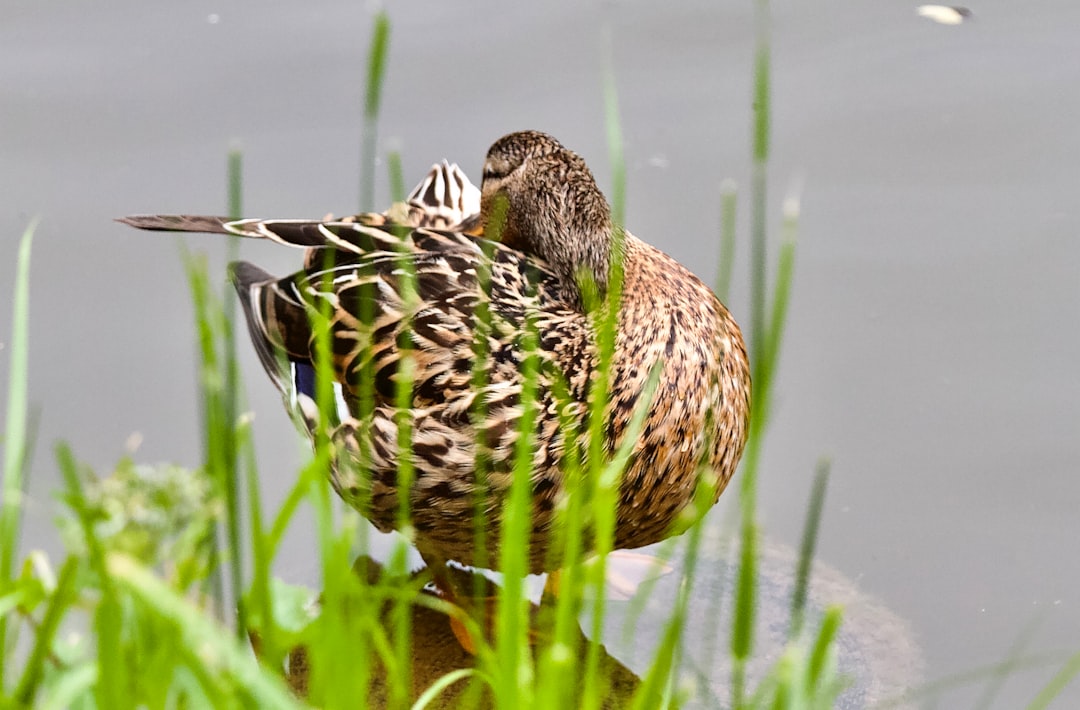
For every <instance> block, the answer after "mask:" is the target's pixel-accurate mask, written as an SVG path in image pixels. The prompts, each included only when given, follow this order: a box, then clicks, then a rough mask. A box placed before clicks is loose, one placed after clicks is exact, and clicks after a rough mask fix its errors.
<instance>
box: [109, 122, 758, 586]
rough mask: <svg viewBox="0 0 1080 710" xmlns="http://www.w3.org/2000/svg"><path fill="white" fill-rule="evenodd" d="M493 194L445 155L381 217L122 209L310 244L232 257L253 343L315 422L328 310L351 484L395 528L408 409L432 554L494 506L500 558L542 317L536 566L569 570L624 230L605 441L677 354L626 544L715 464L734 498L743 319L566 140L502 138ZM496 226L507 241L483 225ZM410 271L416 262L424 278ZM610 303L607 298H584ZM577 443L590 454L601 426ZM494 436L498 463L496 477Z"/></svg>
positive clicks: (416, 523)
mask: <svg viewBox="0 0 1080 710" xmlns="http://www.w3.org/2000/svg"><path fill="white" fill-rule="evenodd" d="M475 205H476V201H475V188H473V187H472V186H471V185H469V184H468V181H467V179H465V178H464V176H463V175H462V174H461V173H460V171H459V170H457V168H456V166H447V165H446V164H445V163H444V164H443V165H442V166H436V167H435V168H434V169H433V171H432V173H431V174H430V175H429V176H428V178H427V179H426V180H425V182H424V183H422V184H421V185H420V186H419V187H418V188H417V189H416V190H415V191H414V192H413V194H412V195H411V198H410V201H409V202H408V203H406V205H404V206H397V207H395V209H392V210H391V211H389V212H388V213H387V214H384V215H357V216H355V217H350V218H347V219H343V220H337V221H334V220H327V221H321V222H310V221H288V220H269V221H262V220H242V221H239V222H227V221H226V220H223V219H219V218H205V217H163V216H153V217H133V218H128V219H126V220H124V221H126V222H128V223H130V224H133V225H134V226H138V227H142V228H148V229H182V230H189V231H214V232H225V233H232V234H239V235H241V236H250V237H259V238H268V239H272V240H274V241H277V242H281V243H284V244H290V245H293V246H300V247H306V248H308V250H309V251H308V255H307V258H306V260H305V268H304V270H303V271H300V272H298V273H295V274H292V275H291V276H287V277H285V278H281V279H278V278H275V277H273V276H271V275H269V274H266V273H265V272H263V271H261V270H260V269H258V268H257V267H255V266H252V265H250V264H246V263H239V264H236V265H234V266H233V270H232V273H233V279H234V281H235V283H236V287H237V291H238V292H239V294H240V296H241V301H242V303H243V304H244V309H245V314H246V315H247V319H248V324H249V329H250V331H251V334H252V339H253V341H254V343H255V346H256V349H257V350H258V352H259V354H260V358H261V360H262V362H263V365H264V366H265V367H266V370H267V372H268V373H269V374H270V376H271V378H272V379H273V380H274V382H275V384H276V385H277V386H278V388H279V389H280V390H281V392H282V393H283V395H284V397H285V400H286V404H287V405H288V406H290V408H291V409H292V410H293V411H294V412H298V413H299V414H300V416H301V418H302V419H303V420H304V421H305V422H306V424H307V425H308V426H309V428H310V427H313V426H314V425H315V422H316V421H317V419H318V412H317V410H316V409H315V405H314V400H313V399H312V395H313V391H312V374H311V373H312V370H311V368H312V365H311V363H312V361H313V352H314V347H315V345H314V340H313V338H314V336H313V333H312V328H311V326H310V324H309V318H310V317H311V314H312V313H317V312H318V309H319V308H320V306H328V307H329V310H330V312H331V313H332V316H331V323H330V328H331V333H332V349H333V358H332V360H333V364H334V375H335V379H336V380H337V381H338V383H339V384H340V395H341V399H342V405H341V409H342V410H343V418H342V420H341V421H340V424H339V425H338V426H337V428H336V430H335V432H334V440H335V441H336V442H338V443H339V444H340V445H341V449H342V450H343V451H347V452H349V455H348V456H339V460H338V462H337V465H336V466H335V468H334V473H333V476H332V478H333V484H334V487H335V489H336V490H337V491H338V493H339V494H340V495H341V496H342V497H343V498H344V499H345V500H346V501H348V502H349V503H350V504H353V505H355V506H357V507H358V508H360V509H361V511H362V512H363V513H364V514H365V515H366V516H367V517H368V518H369V519H370V520H371V521H372V523H374V524H375V525H376V527H378V528H379V529H381V530H389V529H392V528H393V527H395V525H396V522H397V510H398V495H399V493H400V491H399V487H398V484H397V476H398V446H397V440H398V426H399V422H400V421H402V420H401V416H406V417H407V421H408V423H409V426H410V428H411V431H412V437H411V441H412V446H411V450H412V452H411V462H412V464H413V467H414V471H415V473H414V482H413V486H412V490H411V491H410V499H409V500H410V507H411V511H412V523H413V528H414V530H413V531H414V533H415V542H416V544H417V546H418V548H419V549H420V551H421V553H422V554H424V556H425V558H427V559H428V560H431V561H436V562H437V561H441V560H447V559H453V560H457V561H459V562H462V563H465V564H471V563H474V562H475V561H476V559H477V555H476V551H475V550H474V540H475V537H474V528H473V523H474V519H475V518H474V514H473V511H474V504H475V503H476V502H477V501H478V500H479V501H481V502H482V505H483V516H482V517H483V518H484V519H485V520H486V521H487V539H488V541H489V546H488V549H487V551H486V553H487V554H486V555H485V556H484V559H486V560H487V561H488V563H489V564H492V563H495V562H497V560H498V552H497V549H498V547H497V544H498V528H499V517H500V511H501V509H502V504H503V499H504V496H505V492H506V491H507V489H508V487H509V485H510V480H511V473H510V472H511V468H512V460H513V457H514V448H515V447H514V445H515V441H516V439H517V430H518V422H519V418H520V416H521V401H520V399H521V392H522V381H523V379H522V378H523V375H522V367H523V360H524V357H525V354H526V353H525V348H524V344H525V342H526V338H527V337H528V336H527V332H526V331H527V328H526V322H527V321H531V322H532V323H534V326H535V332H536V335H537V339H538V345H539V348H538V355H539V357H540V360H541V365H540V368H539V373H540V374H539V388H538V392H537V405H538V410H537V411H538V417H537V426H536V438H535V446H534V447H533V457H532V459H533V474H532V482H533V496H534V498H533V502H534V505H533V509H534V516H533V533H532V539H531V543H532V547H531V550H530V569H531V570H532V571H534V572H540V571H544V570H547V569H551V568H553V567H557V566H558V560H557V558H556V557H554V556H552V554H551V551H550V550H549V549H548V543H549V538H550V532H551V530H550V525H551V521H552V516H553V514H554V512H553V511H554V509H555V506H556V504H557V501H558V500H559V496H560V493H561V490H562V480H563V471H562V464H563V460H564V454H565V451H566V447H567V441H566V438H567V437H566V436H565V435H564V433H565V431H566V430H565V428H564V427H560V423H559V417H560V412H561V413H562V414H563V415H564V416H567V417H568V418H569V420H570V421H571V422H573V423H574V426H573V427H571V428H570V430H569V431H584V428H583V427H584V421H583V420H584V415H585V411H586V408H587V405H586V402H587V399H588V383H589V381H590V378H591V377H592V376H593V374H594V371H595V369H596V367H597V362H598V355H597V348H596V341H595V336H594V330H595V329H594V324H593V322H592V321H593V320H595V319H596V318H597V317H598V316H597V315H596V314H597V313H600V312H603V310H604V305H603V304H604V302H605V297H606V294H607V290H608V280H609V271H610V266H611V262H612V259H613V258H614V257H615V256H617V254H615V249H616V248H617V247H620V246H621V248H622V249H623V253H622V257H623V258H622V264H623V269H624V282H623V289H622V296H621V302H620V304H619V305H620V308H619V313H618V317H617V333H616V341H615V350H614V359H613V361H612V376H611V380H610V382H611V389H610V399H609V404H608V407H607V410H606V412H605V426H604V432H605V440H604V449H605V451H607V452H609V453H610V452H613V451H614V450H615V447H616V446H617V445H618V443H619V442H620V441H621V440H622V438H623V435H624V433H625V432H626V430H627V427H628V426H629V424H630V419H631V416H632V415H633V413H634V409H635V406H636V405H637V403H638V399H639V397H640V395H641V393H642V390H643V389H644V387H645V385H646V381H647V379H648V377H649V373H650V370H651V368H652V367H653V365H654V363H656V362H657V361H660V362H662V365H661V366H660V372H659V386H658V387H657V390H656V392H655V395H654V398H653V401H652V402H651V404H650V405H649V406H648V410H647V414H646V417H645V420H644V426H643V428H642V429H641V434H640V436H639V437H638V440H637V441H636V442H635V444H634V448H633V455H632V457H631V459H630V462H629V465H628V467H627V469H626V472H625V474H624V478H623V480H622V483H621V487H620V495H619V505H618V510H617V523H616V530H615V546H616V548H630V547H639V546H642V545H646V544H649V543H653V542H657V541H658V540H661V539H662V538H663V537H665V536H666V535H667V534H670V531H671V528H672V524H673V522H674V521H675V519H676V517H677V516H678V514H679V512H680V511H681V510H682V509H683V508H684V507H685V506H686V505H687V504H688V503H689V502H690V499H691V497H692V495H693V492H694V489H695V486H696V484H697V481H698V479H699V476H700V475H701V473H702V471H707V472H712V473H713V474H714V475H715V477H716V482H717V485H716V496H717V497H719V495H720V493H721V491H722V490H723V488H724V486H725V485H726V483H727V481H728V480H729V479H730V478H731V476H732V474H733V473H734V471H735V468H736V466H737V464H738V461H739V457H740V455H741V453H742V449H743V445H744V443H745V440H746V435H747V426H748V417H749V406H750V405H749V402H750V377H749V367H748V363H747V357H746V351H745V346H744V344H743V340H742V336H741V334H740V331H739V328H738V326H737V325H736V323H735V321H734V320H733V319H732V317H731V315H730V314H729V313H728V311H727V309H726V308H725V307H724V306H723V304H721V303H720V301H719V300H718V299H717V298H716V297H715V296H714V295H713V293H712V291H711V290H710V289H709V288H708V287H706V286H705V285H704V284H703V283H702V282H701V281H700V280H699V279H698V278H697V277H695V276H694V275H693V274H692V273H690V272H689V271H688V270H687V269H686V268H685V267H683V266H682V265H680V264H679V263H677V262H676V261H674V260H673V259H671V258H670V257H668V256H667V255H665V254H663V253H662V252H660V251H658V250H657V249H655V248H653V247H651V246H649V245H648V244H646V243H644V242H642V241H641V240H639V239H637V238H636V237H634V236H633V235H631V234H629V233H624V235H625V236H624V238H623V239H621V240H619V239H616V238H615V236H614V232H613V227H612V223H611V215H610V209H609V207H608V204H607V201H606V200H605V199H604V197H603V195H602V193H601V192H600V190H599V188H598V187H597V186H596V182H595V180H594V179H593V176H592V174H591V173H590V171H589V169H588V167H586V165H585V163H584V161H583V160H582V159H581V158H580V157H578V156H577V155H576V154H574V153H573V152H571V151H569V150H567V149H566V148H564V147H563V146H562V145H561V144H559V143H558V142H557V141H556V140H555V139H554V138H551V137H550V136H547V135H545V134H543V133H538V132H534V131H525V132H520V133H513V134H510V135H508V136H505V137H503V138H501V139H499V140H498V141H497V142H496V143H495V144H494V145H493V146H492V147H491V149H490V150H489V152H488V156H487V160H486V162H485V165H484V178H483V183H482V190H481V196H480V200H479V213H476V206H475ZM401 225H406V226H407V227H408V228H407V229H406V228H403V227H402V226H401ZM481 231H483V233H484V234H485V235H486V236H488V237H492V236H499V237H500V238H501V242H500V243H495V242H492V241H489V240H488V239H484V238H482V237H476V236H473V234H474V233H480V232H481ZM496 232H497V233H498V234H497V235H496ZM403 269H408V270H410V271H411V272H413V273H415V281H414V282H413V283H414V284H415V289H414V290H412V289H410V288H409V287H408V283H410V281H411V279H409V278H408V277H407V276H406V274H405V272H403V271H402V270H403ZM596 302H599V303H600V304H601V305H600V307H599V308H598V309H597V310H595V311H588V309H587V308H586V305H587V304H591V303H596ZM608 305H610V304H608ZM485 312H487V313H490V318H489V319H486V318H484V317H482V315H481V314H483V313H485ZM488 321H490V322H488ZM478 341H482V342H483V343H484V345H483V346H482V347H478V346H477V342H478ZM478 353H482V354H483V356H484V358H485V361H484V362H483V363H482V369H483V371H484V372H485V373H486V378H487V380H486V384H485V385H484V386H483V387H481V388H480V389H477V387H476V386H475V383H473V382H472V378H473V372H474V361H475V360H476V358H477V357H478ZM282 354H284V355H285V358H286V359H282V358H281V355H282ZM403 358H411V361H412V363H413V365H414V367H413V372H414V379H413V386H412V395H411V407H410V408H409V409H408V410H407V411H405V412H403V413H401V412H398V411H397V410H396V408H395V407H394V401H395V400H394V398H395V393H396V387H397V385H396V383H397V381H398V380H397V378H398V377H399V376H400V374H401V373H400V372H399V368H400V363H401V362H402V360H403ZM556 381H562V382H564V383H565V385H566V386H565V389H566V391H567V392H568V395H569V399H568V400H562V399H560V398H559V397H557V396H556V393H555V389H556V388H555V383H556ZM365 386H369V387H370V389H371V391H372V393H373V395H374V400H373V402H372V407H371V409H372V411H370V412H369V413H365V412H364V411H362V402H361V396H360V395H361V392H362V391H363V389H364V387H365ZM477 398H480V401H481V402H482V416H481V417H479V418H478V417H477V416H476V414H477V404H476V402H477ZM346 410H347V411H346ZM571 437H572V438H574V439H575V441H574V444H575V445H576V446H578V447H579V448H578V450H579V451H584V448H585V447H584V444H583V442H582V441H581V440H580V439H581V438H583V437H580V438H579V437H576V436H574V435H573V434H571ZM478 447H480V450H479V451H478ZM481 452H483V453H484V454H485V456H486V457H487V459H488V461H489V465H490V470H489V472H488V473H487V475H486V479H487V480H486V487H485V488H484V489H483V490H482V491H480V492H478V489H477V480H476V478H477V477H476V470H475V469H476V461H477V456H478V454H479V453H481ZM357 462H360V465H357Z"/></svg>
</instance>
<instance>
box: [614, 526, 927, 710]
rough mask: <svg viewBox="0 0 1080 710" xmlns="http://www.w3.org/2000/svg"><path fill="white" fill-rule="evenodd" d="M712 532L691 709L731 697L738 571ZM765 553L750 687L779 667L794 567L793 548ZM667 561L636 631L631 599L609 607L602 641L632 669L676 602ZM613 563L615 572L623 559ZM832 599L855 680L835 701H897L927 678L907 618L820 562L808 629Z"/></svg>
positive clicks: (701, 566)
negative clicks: (840, 609) (839, 608)
mask: <svg viewBox="0 0 1080 710" xmlns="http://www.w3.org/2000/svg"><path fill="white" fill-rule="evenodd" d="M710 534H711V540H710V539H709V536H710ZM706 539H707V543H706V544H704V545H703V546H702V552H701V556H700V559H699V562H698V567H697V569H698V578H697V580H696V581H695V593H694V595H693V597H692V599H691V604H690V608H689V610H688V619H689V623H688V624H687V626H686V643H685V658H684V668H683V677H684V681H685V682H686V684H687V687H689V688H691V689H692V690H691V703H690V707H701V708H706V707H717V706H718V704H719V705H726V704H727V702H728V700H729V698H730V693H731V691H730V685H729V680H730V677H731V664H730V651H729V649H730V637H729V632H730V629H731V610H732V607H733V597H732V595H733V590H734V585H735V577H736V572H737V569H738V567H737V557H736V555H735V554H734V553H735V552H737V551H736V550H735V549H734V546H732V545H730V544H729V543H728V542H726V541H725V540H724V539H723V538H722V537H721V535H720V533H719V527H718V526H715V525H713V526H711V527H710V529H709V531H708V532H707V538H706ZM760 555H761V559H760V563H759V569H758V572H759V578H758V585H757V600H758V606H757V627H756V628H757V633H756V637H755V646H754V653H753V661H752V664H751V665H750V667H749V668H748V669H747V675H748V680H749V682H750V684H751V687H753V684H754V683H755V682H756V681H757V680H758V679H760V678H762V677H763V676H764V675H765V674H766V672H767V671H768V670H769V669H770V668H772V667H773V666H774V665H775V664H776V662H777V661H778V660H779V657H780V653H781V651H782V650H783V647H784V644H785V642H786V641H787V634H788V629H789V622H790V611H791V595H792V592H793V590H794V579H795V566H796V553H795V551H794V550H792V549H791V548H789V547H787V546H785V545H783V544H780V543H777V542H766V543H764V544H762V545H761V548H760ZM671 563H672V565H673V566H674V567H675V569H674V570H673V572H672V573H671V574H667V575H664V576H663V577H661V578H660V581H659V582H658V583H657V584H656V586H655V588H654V589H653V591H652V594H651V596H650V597H649V598H648V600H647V601H646V607H645V608H646V613H643V614H640V615H639V616H635V617H634V618H635V619H636V625H635V626H634V627H633V628H632V629H629V630H628V629H627V628H626V627H625V623H624V622H625V621H626V620H627V615H628V613H630V610H631V608H632V607H633V603H634V602H633V600H631V601H629V602H624V603H622V604H620V603H619V602H618V601H613V602H612V603H611V604H610V605H609V609H610V616H609V618H608V619H607V620H606V622H605V637H604V640H605V642H606V643H607V647H608V650H609V651H610V652H611V653H612V654H614V655H615V656H616V657H618V658H619V659H620V660H622V661H623V662H624V663H626V664H627V665H628V666H630V667H631V668H634V669H638V670H641V669H643V668H645V667H647V666H648V664H649V662H650V661H651V658H652V652H653V649H654V647H655V644H656V643H658V641H659V638H660V636H661V634H662V633H663V629H664V623H665V622H666V621H667V618H668V616H669V615H670V610H671V609H672V606H673V604H674V603H675V599H676V596H677V594H678V585H679V580H680V574H679V568H680V566H681V564H682V558H681V557H680V553H679V552H678V551H676V552H675V554H674V555H673V556H672V557H671ZM614 566H615V568H616V569H618V562H617V561H616V562H615V564H614ZM833 604H841V605H843V606H844V618H843V625H842V626H841V627H840V632H839V635H838V636H837V639H836V644H835V647H836V652H837V669H838V671H839V672H840V674H841V675H843V676H845V677H846V678H847V680H849V681H850V686H849V687H848V688H847V689H846V690H845V691H844V693H843V694H842V695H841V697H840V699H839V702H838V705H837V707H839V708H843V709H844V710H856V709H860V708H869V707H872V706H873V705H874V704H875V703H879V702H881V701H883V700H888V699H894V698H897V697H898V696H900V695H902V694H903V693H904V692H905V691H907V690H908V689H910V688H912V687H916V686H918V685H919V684H920V683H921V682H922V681H923V675H924V665H925V663H924V660H923V656H922V651H921V649H920V648H919V646H918V644H917V643H916V641H915V638H914V634H913V632H912V629H911V626H910V624H908V623H907V622H906V621H904V620H903V619H901V618H900V617H898V616H897V615H896V614H895V613H894V612H892V611H891V610H889V609H888V608H886V607H885V606H883V605H882V604H881V603H880V602H879V601H877V600H875V599H873V598H871V597H870V596H869V595H867V594H866V593H865V592H863V591H861V590H860V589H858V587H857V586H856V585H855V583H854V582H853V581H852V580H850V579H848V578H847V577H845V576H844V575H843V574H841V573H840V572H839V571H837V570H836V569H833V568H831V567H829V566H828V565H826V564H824V563H821V562H818V563H816V564H815V565H814V567H813V571H812V576H811V583H810V590H809V594H808V599H807V621H806V625H807V627H808V628H809V629H810V630H812V631H816V630H817V624H818V619H819V617H820V614H821V613H822V612H823V610H824V609H825V608H826V607H827V606H830V605H833ZM628 631H629V632H630V633H628ZM902 707H906V706H902Z"/></svg>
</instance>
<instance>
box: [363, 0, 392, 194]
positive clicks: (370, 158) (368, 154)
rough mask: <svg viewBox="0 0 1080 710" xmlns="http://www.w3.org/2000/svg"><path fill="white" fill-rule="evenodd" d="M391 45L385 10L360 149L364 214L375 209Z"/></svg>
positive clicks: (374, 47)
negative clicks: (381, 116) (377, 147)
mask: <svg viewBox="0 0 1080 710" xmlns="http://www.w3.org/2000/svg"><path fill="white" fill-rule="evenodd" d="M389 45H390V17H389V16H388V15H387V14H386V11H385V10H382V11H379V12H377V13H376V14H375V24H374V26H373V27H372V30H371V47H370V49H369V51H368V61H367V91H366V93H365V94H364V121H363V136H362V142H361V145H360V211H361V212H372V211H374V209H375V139H376V131H377V127H378V118H379V104H380V103H381V101H382V85H383V78H384V75H385V73H386V53H387V50H388V48H389Z"/></svg>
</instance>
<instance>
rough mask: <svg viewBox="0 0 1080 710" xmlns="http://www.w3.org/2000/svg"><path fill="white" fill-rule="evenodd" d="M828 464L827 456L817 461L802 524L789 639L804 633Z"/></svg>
mask: <svg viewBox="0 0 1080 710" xmlns="http://www.w3.org/2000/svg"><path fill="white" fill-rule="evenodd" d="M829 466H830V462H829V460H828V459H822V460H821V461H819V462H818V465H817V470H816V471H815V472H814V484H813V487H812V488H811V490H810V505H809V508H808V509H807V512H806V523H805V525H804V526H803V534H802V543H801V546H800V549H799V563H798V567H797V568H796V571H795V591H794V592H792V594H791V627H790V630H789V631H788V638H789V639H792V640H794V639H795V638H797V637H798V635H799V634H800V633H801V632H802V625H803V615H804V613H805V611H806V595H807V590H808V589H809V587H810V567H811V565H812V564H813V562H814V552H815V550H816V549H817V537H818V528H819V527H820V525H821V511H822V510H823V509H824V507H825V489H826V487H827V486H828V484H829Z"/></svg>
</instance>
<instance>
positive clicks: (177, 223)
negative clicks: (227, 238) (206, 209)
mask: <svg viewBox="0 0 1080 710" xmlns="http://www.w3.org/2000/svg"><path fill="white" fill-rule="evenodd" d="M116 221H117V222H120V223H122V224H127V225H130V226H132V227H136V228H138V229H149V230H152V231H157V232H207V233H209V234H232V232H230V231H229V229H228V228H227V227H226V226H225V225H226V224H228V223H229V222H230V221H232V220H230V219H229V218H228V217H208V216H205V215H191V214H136V215H131V216H128V217H118V218H117V219H116Z"/></svg>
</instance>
